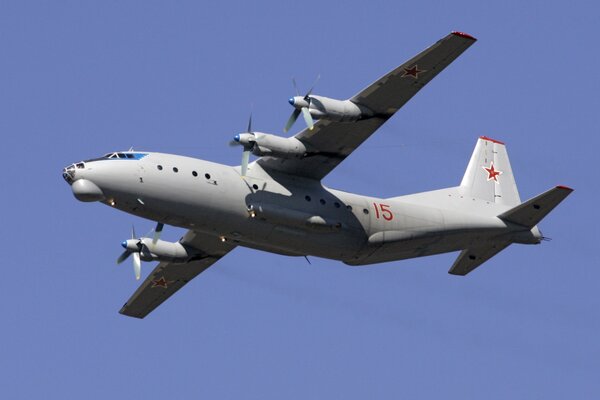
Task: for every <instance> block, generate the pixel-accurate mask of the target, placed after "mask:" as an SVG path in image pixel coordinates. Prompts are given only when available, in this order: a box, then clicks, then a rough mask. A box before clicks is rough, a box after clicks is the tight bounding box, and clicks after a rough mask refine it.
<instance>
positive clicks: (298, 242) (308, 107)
mask: <svg viewBox="0 0 600 400" xmlns="http://www.w3.org/2000/svg"><path fill="white" fill-rule="evenodd" d="M475 40H476V39H475V38H473V37H472V36H470V35H467V34H465V33H461V32H452V33H451V34H449V35H448V36H446V37H444V38H443V39H441V40H440V41H438V42H437V43H435V44H434V45H433V46H431V47H429V48H428V49H426V50H424V51H423V52H421V53H420V54H418V55H416V56H415V57H413V58H412V59H410V60H409V61H407V62H405V63H404V64H402V65H400V66H399V67H397V68H396V69H394V70H393V71H391V72H389V73H388V74H386V75H384V76H383V77H381V78H380V79H378V80H377V81H375V82H374V83H373V84H371V85H369V86H368V87H367V88H365V89H364V90H362V91H360V92H359V93H358V94H356V95H355V96H353V97H352V98H350V99H347V100H335V99H330V98H327V97H321V96H315V95H312V94H311V92H312V90H311V91H309V92H308V93H307V94H306V95H305V96H296V97H294V98H292V99H290V103H291V104H292V106H294V108H295V111H294V113H293V114H292V116H291V117H290V120H289V121H288V125H287V126H286V129H287V128H289V126H291V124H293V122H294V121H295V119H296V118H297V117H298V116H299V115H300V114H303V117H304V120H305V121H306V123H307V125H308V127H307V128H306V129H304V130H303V131H301V132H300V133H298V134H297V135H295V136H293V137H289V138H283V137H279V136H275V135H271V134H266V133H260V132H253V131H252V128H251V126H249V128H248V131H247V132H244V133H241V134H239V135H236V136H235V138H234V139H235V143H237V144H239V145H240V146H242V149H243V153H242V154H243V155H242V163H241V165H240V166H238V167H231V166H227V165H222V164H217V163H213V162H210V161H205V160H200V159H195V158H188V157H183V156H178V155H170V154H162V153H151V152H145V151H144V152H141V151H122V152H115V153H109V154H106V155H105V156H103V157H100V158H96V159H92V160H87V161H82V162H78V163H75V164H73V165H70V166H68V167H66V168H65V169H64V171H63V177H64V179H65V180H66V181H67V182H68V183H69V184H70V185H71V189H72V191H73V193H74V195H75V197H76V198H77V199H79V200H81V201H100V202H102V203H104V204H106V205H109V206H111V207H114V208H116V209H119V210H122V211H125V212H127V213H130V214H133V215H136V216H139V217H143V218H147V219H150V220H153V221H156V222H157V226H156V229H155V232H154V235H153V237H137V235H136V234H135V231H133V232H132V236H131V239H129V240H125V241H124V242H123V243H122V246H123V247H124V248H125V251H124V252H123V254H121V256H120V257H119V259H118V262H122V261H124V260H125V259H126V258H127V257H129V256H132V259H133V264H134V271H135V275H136V278H138V279H139V278H140V270H141V261H159V264H158V266H156V268H154V270H153V271H152V272H151V273H150V274H149V275H148V276H147V278H146V279H145V280H144V282H143V283H142V285H141V286H140V287H139V288H138V289H137V291H136V292H135V293H134V294H133V295H132V296H131V298H130V299H129V300H128V301H127V303H125V305H124V306H123V308H122V309H121V310H120V312H121V313H122V314H125V315H129V316H132V317H138V318H144V317H145V316H146V315H148V314H149V313H150V312H151V311H152V310H154V309H155V308H156V307H158V306H159V305H160V304H161V303H162V302H163V301H165V300H166V299H167V298H169V297H170V296H171V295H173V294H174V293H175V292H176V291H178V290H179V289H181V288H182V287H183V286H184V285H185V284H186V283H188V282H189V281H190V280H191V279H193V278H194V277H195V276H197V275H198V274H200V273H201V272H202V271H204V270H205V269H207V268H208V267H210V266H211V265H212V264H214V263H215V262H217V261H218V260H219V259H220V258H222V257H223V256H225V255H226V254H227V253H229V252H230V251H231V250H233V249H234V248H235V247H236V246H244V247H249V248H254V249H260V250H264V251H269V252H273V253H278V254H283V255H288V256H307V255H311V256H317V257H324V258H329V259H334V260H340V261H342V262H344V263H346V264H348V265H366V264H373V263H380V262H386V261H394V260H402V259H407V258H413V257H422V256H428V255H432V254H440V253H445V252H452V251H460V254H459V256H458V258H457V259H456V261H455V262H454V264H453V265H452V267H451V268H450V270H449V273H451V274H454V275H466V274H468V273H469V272H471V271H473V270H474V269H475V268H477V267H478V266H479V265H481V264H482V263H483V262H485V261H486V260H488V259H490V258H491V257H493V256H494V255H496V254H497V253H498V252H500V251H502V250H503V249H505V248H506V247H508V246H509V245H510V244H512V243H522V244H538V243H540V241H541V240H542V235H541V233H540V231H539V229H538V228H537V224H538V223H539V222H540V221H541V220H542V218H544V217H545V216H546V215H547V214H548V213H549V212H550V211H551V210H552V209H553V208H554V207H556V206H557V205H558V204H559V203H560V202H561V201H562V200H563V199H565V198H566V197H567V196H568V195H569V194H570V193H571V192H572V189H570V188H568V187H565V186H557V187H554V188H552V189H550V190H548V191H546V192H545V193H542V194H540V195H538V196H536V197H534V198H533V199H531V200H528V201H526V202H521V199H520V198H519V193H518V191H517V186H516V184H515V179H514V177H513V173H512V169H511V166H510V162H509V159H508V155H507V152H506V147H505V146H504V143H502V142H500V141H497V140H494V139H490V138H488V137H480V138H479V139H478V140H477V144H476V146H475V150H474V152H473V155H472V157H471V159H470V161H469V163H468V166H467V170H466V172H465V174H464V176H463V178H462V181H461V183H460V185H459V186H456V187H450V188H446V189H441V190H434V191H430V192H425V193H417V194H411V195H407V196H400V197H392V198H385V199H384V198H377V197H370V196H362V195H358V194H353V193H347V192H343V191H339V190H333V189H331V188H328V187H325V186H323V184H322V183H321V180H322V179H323V178H324V177H325V176H327V174H329V173H330V172H331V171H332V170H333V169H334V168H335V167H336V166H337V165H338V164H340V163H341V162H342V161H343V160H344V159H345V158H346V157H348V156H349V155H350V154H351V153H352V152H353V151H354V150H355V149H356V148H357V147H358V146H359V145H360V144H361V143H363V142H364V141H365V140H366V139H367V138H369V136H370V135H371V134H373V133H374V132H375V131H376V130H377V129H378V128H379V127H380V126H381V125H383V124H384V123H385V122H386V121H387V120H388V119H389V118H390V117H392V116H393V115H394V113H395V112H396V111H398V110H399V109H400V107H402V106H403V105H404V104H405V103H406V102H407V101H408V100H409V99H410V98H412V97H413V96H414V95H415V94H416V93H417V92H418V91H419V90H420V89H421V88H422V87H423V86H425V84H427V83H428V82H429V81H430V80H431V79H433V78H434V77H435V76H436V75H437V74H438V73H439V72H441V71H442V70H443V69H444V68H445V67H446V66H448V65H449V64H450V63H451V62H452V61H453V60H454V59H456V58H457V57H458V56H459V55H460V54H461V53H462V52H464V51H465V50H466V49H467V48H468V47H469V46H471V45H472V44H473V43H474V42H475ZM313 118H314V119H317V122H316V123H314V122H313ZM250 153H252V154H254V155H256V156H258V157H259V158H258V159H257V160H255V161H254V162H252V163H249V156H250ZM164 224H169V225H173V226H177V227H182V228H187V229H189V230H188V231H187V233H186V234H185V235H184V236H183V237H182V238H181V239H180V240H179V241H177V242H174V243H171V242H167V241H163V240H161V239H160V233H161V231H162V229H163V226H164Z"/></svg>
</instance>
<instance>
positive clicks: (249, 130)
mask: <svg viewBox="0 0 600 400" xmlns="http://www.w3.org/2000/svg"><path fill="white" fill-rule="evenodd" d="M246 132H248V133H252V113H250V118H248V130H246Z"/></svg>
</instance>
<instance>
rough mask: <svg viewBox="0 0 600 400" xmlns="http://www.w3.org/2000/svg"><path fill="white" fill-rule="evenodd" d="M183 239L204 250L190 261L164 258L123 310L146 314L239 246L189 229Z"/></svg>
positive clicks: (141, 314)
mask: <svg viewBox="0 0 600 400" xmlns="http://www.w3.org/2000/svg"><path fill="white" fill-rule="evenodd" d="M179 241H180V243H182V244H184V245H186V246H190V247H193V248H195V249H197V250H200V251H201V255H200V256H199V257H198V258H197V259H195V260H192V261H189V262H187V263H171V262H161V263H159V264H158V265H157V266H156V268H154V270H153V271H152V272H151V273H150V274H149V275H148V277H146V279H145V280H144V282H143V283H142V284H141V285H140V287H139V288H138V289H137V290H136V291H135V293H134V294H133V295H132V296H131V297H130V298H129V300H127V303H125V305H123V308H121V310H120V311H119V312H120V313H121V314H123V315H127V316H130V317H136V318H144V317H145V316H146V315H148V314H149V313H150V312H152V311H153V310H154V309H155V308H156V307H158V306H159V305H161V304H162V303H163V302H164V301H165V300H167V299H168V298H169V297H171V296H172V295H173V294H175V292H177V291H178V290H179V289H181V288H182V287H183V286H185V284H186V283H188V282H189V281H191V280H192V279H194V278H195V277H196V276H197V275H198V274H200V273H201V272H203V271H204V270H206V269H207V268H208V267H210V266H211V265H213V264H214V263H215V262H217V261H218V260H219V259H220V258H222V257H223V256H224V255H226V254H227V253H228V252H230V251H231V250H233V249H234V248H235V246H233V245H231V244H228V243H226V242H225V243H223V242H221V241H220V240H219V239H218V238H217V237H216V236H211V235H207V234H203V233H198V232H194V231H188V232H187V233H186V234H185V235H184V236H183V237H182V238H181V239H180V240H179Z"/></svg>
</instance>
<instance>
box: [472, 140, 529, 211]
mask: <svg viewBox="0 0 600 400" xmlns="http://www.w3.org/2000/svg"><path fill="white" fill-rule="evenodd" d="M460 187H461V188H462V189H463V190H464V191H465V192H466V193H468V194H469V195H470V196H473V197H476V198H479V199H483V200H487V201H490V202H494V203H499V204H506V205H508V206H516V205H518V204H520V203H521V199H520V198H519V191H518V190H517V184H516V182H515V177H514V175H513V172H512V168H511V166H510V161H509V159H508V153H507V152H506V146H505V145H504V143H502V142H500V141H498V140H494V139H490V138H488V137H485V136H481V137H480V138H479V140H478V141H477V144H476V145H475V150H474V151H473V155H472V156H471V160H470V161H469V165H468V166H467V170H466V171H465V175H464V176H463V179H462V182H461V183H460Z"/></svg>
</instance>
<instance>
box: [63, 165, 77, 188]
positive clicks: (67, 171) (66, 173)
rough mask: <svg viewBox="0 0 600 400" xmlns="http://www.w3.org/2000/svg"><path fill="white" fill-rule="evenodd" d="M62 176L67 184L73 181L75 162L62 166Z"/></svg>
mask: <svg viewBox="0 0 600 400" xmlns="http://www.w3.org/2000/svg"><path fill="white" fill-rule="evenodd" d="M62 176H63V178H64V180H65V181H67V183H68V184H69V185H71V184H73V182H74V181H75V164H72V165H69V166H68V167H65V168H63V172H62Z"/></svg>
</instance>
